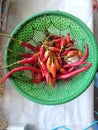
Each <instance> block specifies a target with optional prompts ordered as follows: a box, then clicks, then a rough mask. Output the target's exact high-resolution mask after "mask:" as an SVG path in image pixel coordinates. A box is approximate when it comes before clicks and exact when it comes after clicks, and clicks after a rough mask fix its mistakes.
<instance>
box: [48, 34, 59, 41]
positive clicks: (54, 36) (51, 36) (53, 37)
mask: <svg viewBox="0 0 98 130" xmlns="http://www.w3.org/2000/svg"><path fill="white" fill-rule="evenodd" d="M49 38H50V39H52V40H54V39H58V38H60V36H58V35H55V34H53V35H50V36H49Z"/></svg>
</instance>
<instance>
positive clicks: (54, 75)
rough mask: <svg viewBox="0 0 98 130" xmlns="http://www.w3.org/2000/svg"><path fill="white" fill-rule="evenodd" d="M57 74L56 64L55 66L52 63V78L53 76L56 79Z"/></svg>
mask: <svg viewBox="0 0 98 130" xmlns="http://www.w3.org/2000/svg"><path fill="white" fill-rule="evenodd" d="M56 72H57V67H56V64H54V63H53V62H52V64H51V74H52V76H53V77H54V78H55V77H56Z"/></svg>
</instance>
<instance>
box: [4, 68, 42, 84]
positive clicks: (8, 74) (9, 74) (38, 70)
mask: <svg viewBox="0 0 98 130" xmlns="http://www.w3.org/2000/svg"><path fill="white" fill-rule="evenodd" d="M23 70H31V71H34V72H36V73H41V71H40V69H39V68H36V67H33V66H20V67H18V68H14V69H12V70H11V71H9V72H8V73H7V74H6V75H5V77H4V78H3V80H2V82H3V83H4V82H5V80H6V79H7V78H9V77H10V76H11V75H12V74H13V73H15V72H18V71H23Z"/></svg>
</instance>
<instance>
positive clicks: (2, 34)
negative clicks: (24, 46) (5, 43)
mask: <svg viewBox="0 0 98 130" xmlns="http://www.w3.org/2000/svg"><path fill="white" fill-rule="evenodd" d="M0 36H4V37H8V38H10V39H12V40H13V41H15V42H18V43H19V44H20V43H21V42H20V41H19V40H17V39H15V38H13V37H11V36H10V35H9V34H4V33H0Z"/></svg>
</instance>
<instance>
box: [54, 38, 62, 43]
mask: <svg viewBox="0 0 98 130" xmlns="http://www.w3.org/2000/svg"><path fill="white" fill-rule="evenodd" d="M60 41H61V39H60V38H57V39H54V40H53V42H54V43H55V44H58V43H60Z"/></svg>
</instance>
